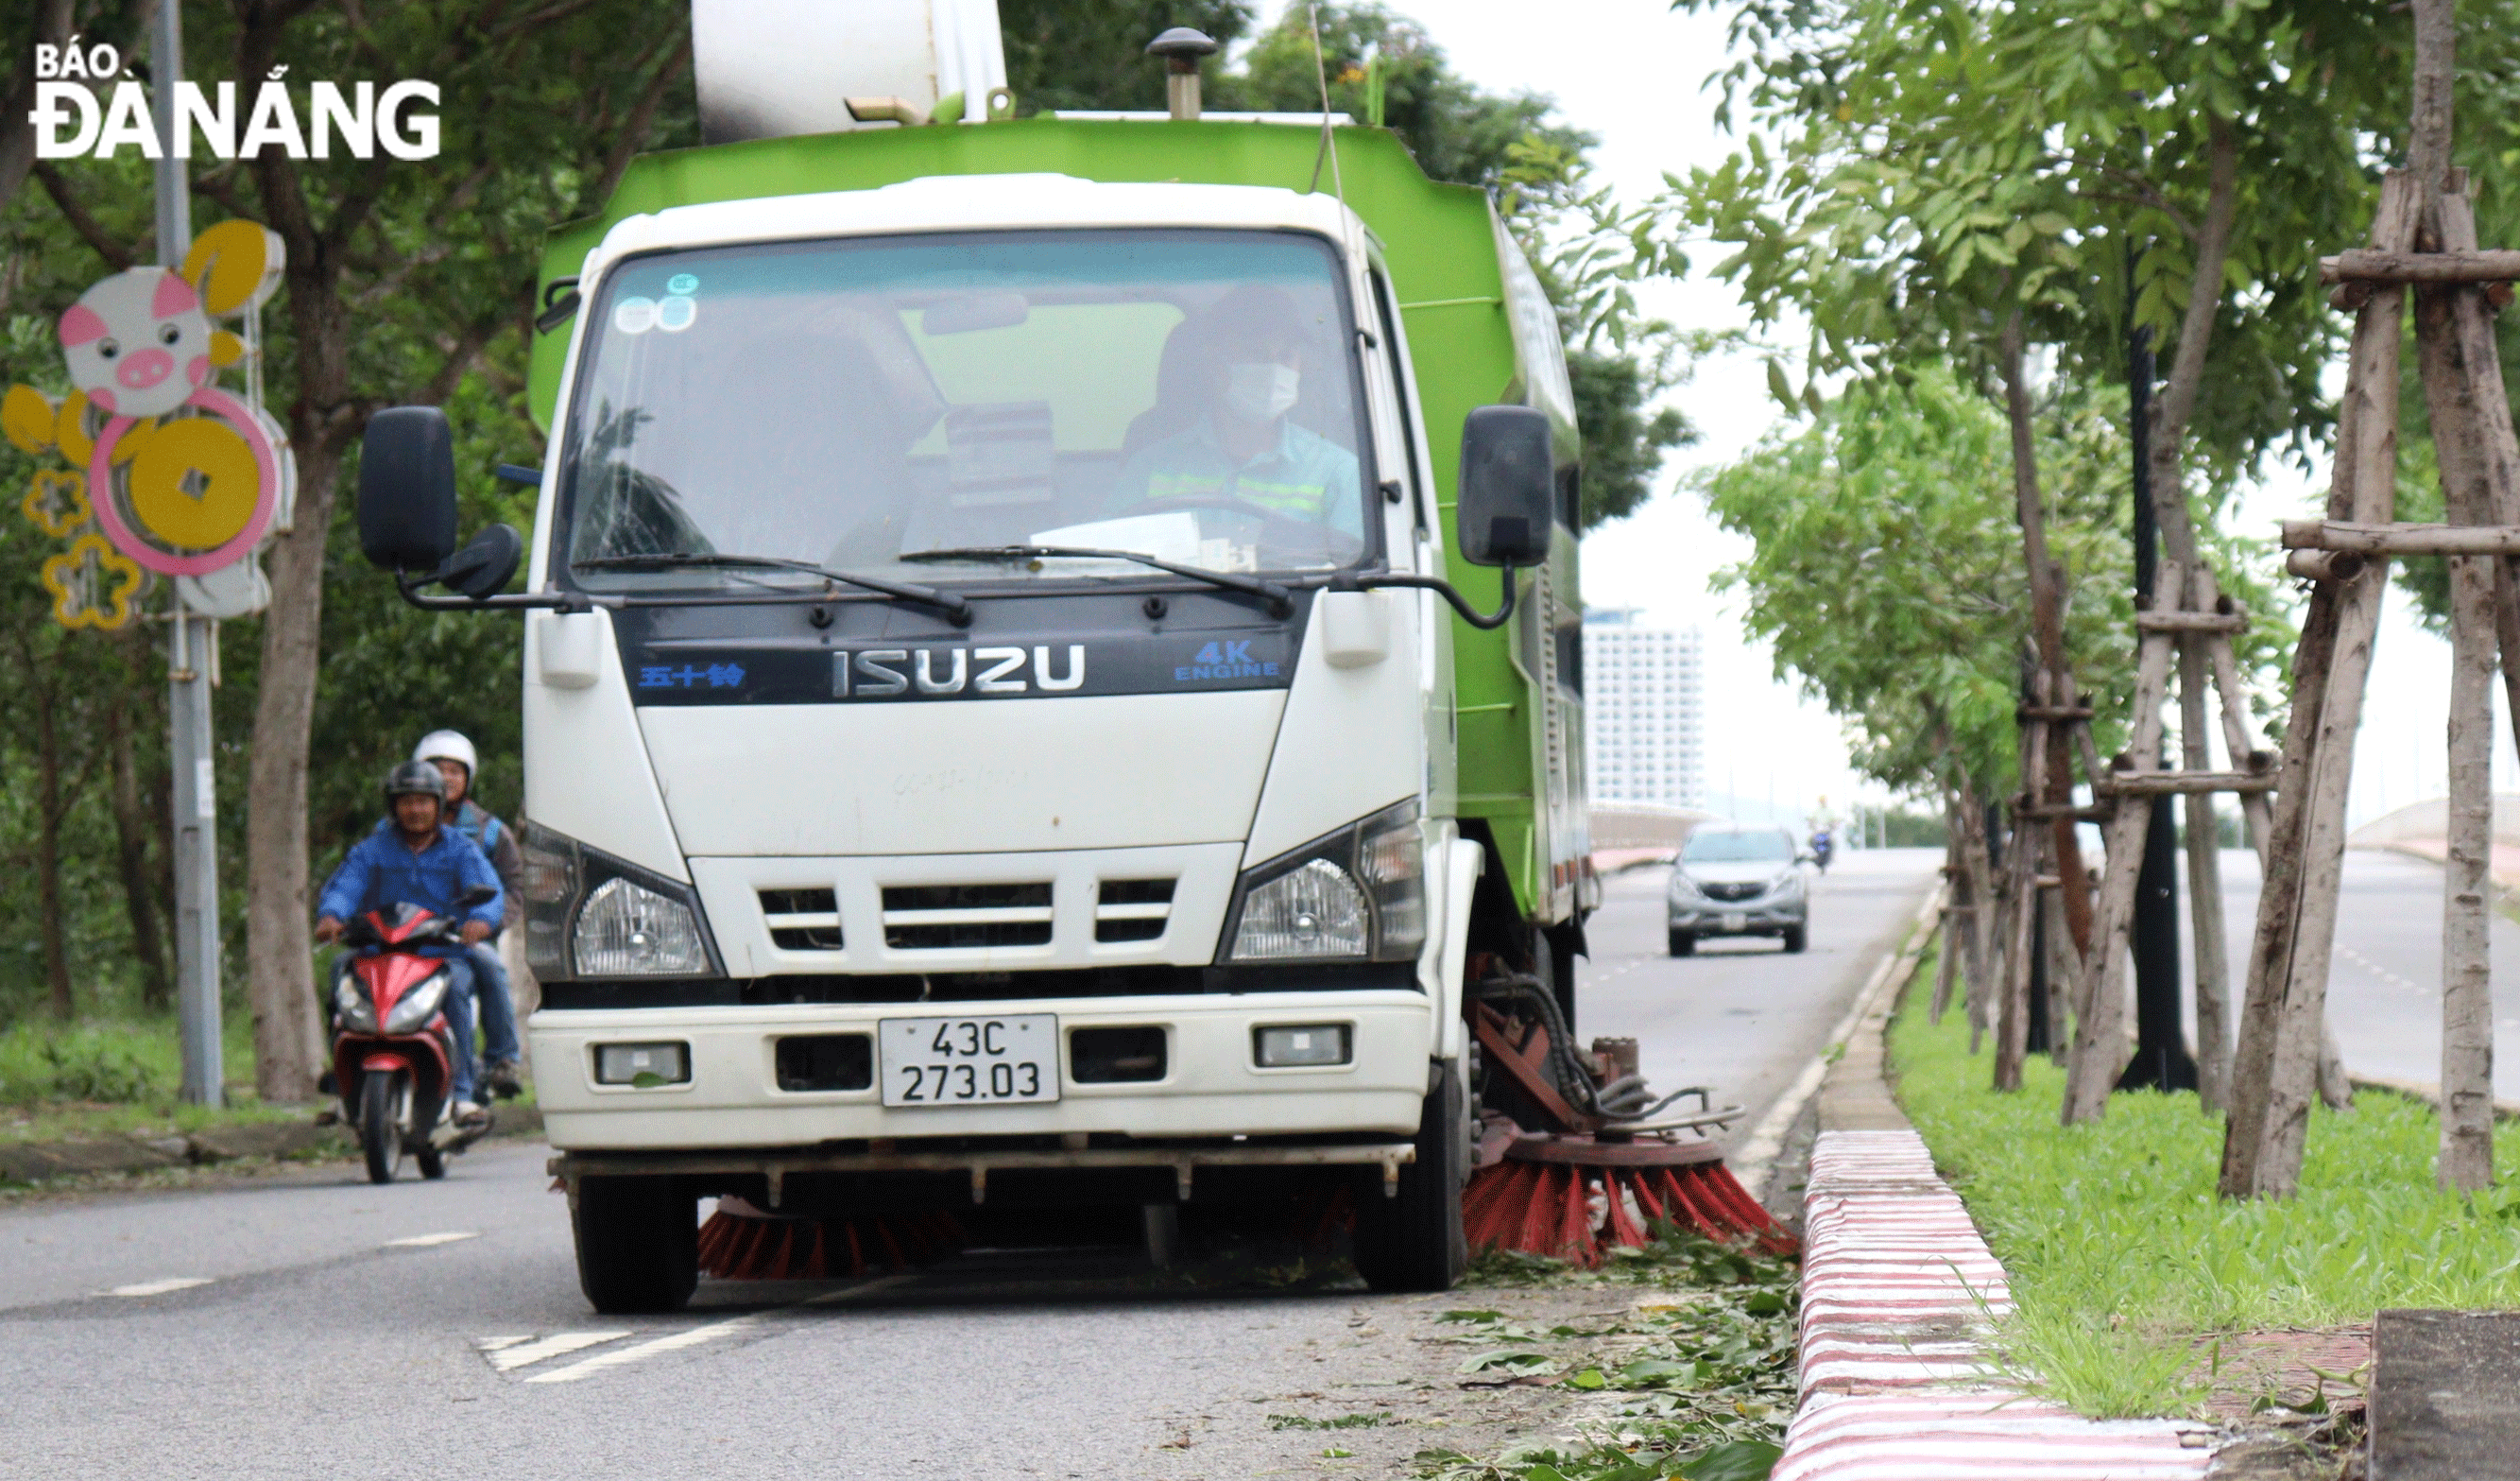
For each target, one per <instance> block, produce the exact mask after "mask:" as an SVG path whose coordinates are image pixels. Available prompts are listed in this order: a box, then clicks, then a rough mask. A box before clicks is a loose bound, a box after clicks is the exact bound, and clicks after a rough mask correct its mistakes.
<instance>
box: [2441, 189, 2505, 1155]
mask: <svg viewBox="0 0 2520 1481" xmlns="http://www.w3.org/2000/svg"><path fill="white" fill-rule="evenodd" d="M2437 209H2438V214H2437V215H2436V216H2435V217H2434V219H2433V221H2432V223H2431V224H2432V226H2433V228H2434V231H2435V234H2436V235H2437V237H2438V238H2439V240H2440V242H2441V244H2442V246H2443V247H2445V248H2448V249H2451V250H2458V249H2461V248H2463V247H2472V246H2474V244H2475V240H2476V224H2475V217H2474V215H2473V214H2472V211H2471V208H2470V206H2469V204H2468V201H2467V198H2466V197H2465V196H2464V195H2463V194H2459V193H2457V192H2454V191H2453V192H2449V193H2445V194H2444V195H2442V196H2441V197H2440V198H2439V202H2438V206H2437ZM2415 325H2416V344H2417V349H2418V356H2417V358H2418V362H2419V364H2420V365H2421V367H2422V370H2423V378H2424V393H2425V399H2426V400H2427V402H2428V403H2429V405H2430V408H2431V411H2432V420H2433V427H2434V438H2433V440H2434V446H2435V449H2436V451H2437V453H2438V455H2439V459H2440V464H2441V472H2442V493H2443V502H2444V504H2445V506H2446V507H2447V512H2448V513H2449V515H2450V516H2451V518H2452V519H2453V520H2454V521H2458V522H2462V523H2483V522H2485V521H2486V520H2489V519H2493V518H2495V517H2496V516H2497V513H2498V509H2499V508H2501V507H2504V506H2507V505H2509V504H2511V503H2513V502H2515V477H2520V470H2515V468H2514V466H2513V459H2512V456H2511V454H2510V453H2509V451H2508V448H2509V445H2510V412H2509V405H2508V403H2507V402H2506V401H2504V399H2503V393H2502V376H2501V368H2500V365H2499V363H2498V357H2497V351H2496V347H2495V342H2494V332H2493V327H2492V325H2491V323H2490V321H2488V319H2487V317H2486V314H2485V311H2484V304H2483V303H2482V302H2481V301H2480V300H2479V298H2478V294H2477V291H2476V290H2474V289H2460V288H2428V289H2423V290H2419V291H2418V292H2417V293H2416V295H2415ZM2489 397H2491V398H2492V404H2490V405H2489V404H2488V398H2489ZM2496 424H2499V426H2498V427H2497V426H2496ZM2500 563H2501V562H2499V561H2494V560H2491V559H2488V558H2483V557H2475V556H2463V557H2454V558H2453V559H2452V561H2451V562H2450V578H2451V613H2450V619H2451V709H2450V727H2449V747H2450V770H2449V778H2448V780H2449V785H2450V804H2449V820H2448V833H2449V837H2448V838H2447V840H2446V842H2447V845H2448V848H2447V852H2448V855H2449V857H2448V858H2447V859H2446V860H2445V861H2444V866H2443V881H2442V883H2443V887H2442V1068H2441V1094H2442V1111H2441V1156H2440V1163H2439V1167H2438V1176H2439V1178H2440V1181H2441V1186H2442V1187H2444V1188H2446V1189H2462V1190H2467V1191H2473V1190H2474V1189H2480V1188H2486V1187H2489V1186H2491V1185H2492V1183H2493V1182H2494V1144H2493V1136H2494V995H2493V968H2492V963H2491V957H2490V955H2489V948H2490V937H2489V932H2490V929H2491V926H2492V920H2493V917H2492V907H2491V900H2492V862H2493V852H2494V797H2493V775H2492V768H2493V746H2494V739H2493V738H2494V701H2493V684H2494V672H2493V671H2494V661H2495V653H2494V650H2495V646H2496V643H2497V640H2498V621H2499V617H2498V611H2497V606H2496V602H2495V580H2496V568H2497V567H2498V565H2499V564H2500Z"/></svg>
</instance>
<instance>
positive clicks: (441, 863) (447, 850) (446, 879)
mask: <svg viewBox="0 0 2520 1481" xmlns="http://www.w3.org/2000/svg"><path fill="white" fill-rule="evenodd" d="M384 790H385V806H386V807H387V808H389V809H391V811H390V813H389V814H388V815H387V816H386V817H385V819H384V820H383V821H382V822H381V823H379V824H378V825H377V829H376V831H375V832H372V833H370V834H368V835H367V836H366V837H364V838H362V839H360V840H359V841H358V842H357V843H356V844H354V845H352V846H351V849H350V852H349V854H348V856H347V857H345V858H343V859H342V860H341V867H340V868H339V869H337V870H335V871H333V877H332V878H330V879H327V880H326V881H324V894H323V898H322V900H321V901H320V902H319V903H318V904H317V906H316V919H315V939H316V940H318V941H326V942H331V941H338V940H340V939H341V932H342V930H343V928H344V927H343V924H342V922H343V921H346V920H352V919H354V918H356V917H358V916H360V915H362V914H364V913H366V912H368V911H372V910H382V909H385V908H386V907H388V906H394V905H406V904H408V905H417V906H420V907H421V908H422V909H424V910H427V911H428V912H429V913H430V914H432V915H438V916H461V917H462V918H463V920H464V926H463V940H464V944H463V945H461V946H454V945H431V946H424V947H422V948H420V950H421V952H422V953H423V954H425V955H427V956H431V957H437V958H440V959H442V960H443V961H444V962H445V963H446V970H447V974H448V975H449V976H450V977H451V978H453V980H452V981H451V982H449V983H448V984H447V989H446V1008H445V1013H446V1021H447V1024H448V1026H449V1027H451V1028H452V1029H453V1030H454V1032H455V1066H454V1082H455V1083H454V1085H453V1086H452V1087H450V1089H451V1090H452V1093H453V1095H454V1098H455V1105H454V1119H455V1120H456V1122H457V1123H459V1124H462V1123H467V1122H474V1121H478V1120H479V1119H480V1117H481V1114H482V1111H481V1107H480V1106H479V1105H478V1104H476V1103H474V1101H473V1100H472V960H471V953H472V948H473V947H475V946H478V945H480V944H481V943H482V942H484V941H487V940H488V939H490V932H491V931H492V930H494V929H496V928H497V926H498V924H499V917H500V905H501V900H502V892H501V890H500V888H499V875H498V872H497V871H496V870H494V869H492V868H491V867H490V861H489V859H488V858H487V857H485V856H484V855H483V854H482V852H481V850H480V848H479V846H478V845H476V844H474V843H473V841H472V839H470V838H467V837H465V836H464V835H463V834H462V833H459V832H456V831H454V830H451V829H446V828H441V827H439V824H440V823H441V822H442V821H443V819H442V816H441V815H442V814H443V813H444V812H445V809H446V779H445V778H444V777H442V776H439V775H438V771H437V768H436V767H434V766H432V765H430V764H429V763H428V762H426V761H406V762H404V763H403V764H402V765H400V766H397V767H395V768H394V769H393V771H392V772H391V773H390V774H389V775H388V776H386V778H385V788H384ZM483 887H486V888H487V889H488V890H489V892H490V893H489V898H488V899H486V900H484V901H482V902H481V903H480V904H478V905H475V906H473V907H472V908H471V909H470V910H467V909H465V908H464V907H462V906H461V905H459V904H457V901H458V900H459V899H460V898H461V897H462V896H463V894H464V892H465V891H466V890H469V889H476V888H483Z"/></svg>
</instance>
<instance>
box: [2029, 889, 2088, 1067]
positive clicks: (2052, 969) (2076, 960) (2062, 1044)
mask: <svg viewBox="0 0 2520 1481" xmlns="http://www.w3.org/2000/svg"><path fill="white" fill-rule="evenodd" d="M2067 893H2068V886H2066V885H2064V884H2061V883H2060V884H2058V886H2057V887H2056V888H2054V889H2052V890H2047V889H2043V890H2041V891H2040V892H2039V913H2040V920H2042V921H2043V922H2045V924H2046V927H2047V928H2046V929H2045V930H2043V931H2041V932H2040V934H2041V935H2043V936H2046V937H2047V938H2048V1059H2049V1060H2050V1061H2051V1062H2053V1063H2055V1064H2058V1065H2062V1064H2063V1063H2064V1062H2065V1058H2066V1046H2067V1045H2069V1044H2070V1043H2072V1042H2073V1041H2072V1039H2071V1037H2070V1034H2071V1031H2070V1030H2069V1029H2068V1028H2067V1026H2066V1025H2068V1024H2070V1023H2072V1022H2073V1021H2074V1019H2073V1005H2072V1004H2071V1003H2070V1002H2069V1001H2068V1000H2069V999H2071V998H2072V996H2073V993H2072V984H2073V983H2075V982H2077V981H2079V980H2081V977H2082V972H2083V954H2082V953H2081V952H2078V951H2076V950H2075V949H2074V937H2073V932H2072V930H2071V929H2070V928H2069V927H2068V926H2067V925H2066V923H2065V896H2066V894H2067Z"/></svg>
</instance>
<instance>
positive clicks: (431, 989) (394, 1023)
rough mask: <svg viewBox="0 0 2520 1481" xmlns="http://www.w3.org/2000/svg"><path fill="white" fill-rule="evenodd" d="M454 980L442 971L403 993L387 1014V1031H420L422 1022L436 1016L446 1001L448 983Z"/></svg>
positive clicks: (391, 1032)
mask: <svg viewBox="0 0 2520 1481" xmlns="http://www.w3.org/2000/svg"><path fill="white" fill-rule="evenodd" d="M453 980H454V979H453V978H452V977H449V976H447V975H446V974H445V973H443V972H441V973H439V974H438V975H436V976H434V977H431V978H429V979H428V980H427V981H426V982H424V983H422V984H421V985H420V986H418V987H415V988H413V989H412V990H411V991H410V992H407V993H405V994H403V995H402V997H401V998H399V999H397V1000H396V1001H395V1003H394V1006H393V1010H392V1011H390V1012H388V1013H386V1014H385V1032H386V1033H389V1034H410V1033H418V1032H419V1031H420V1026H421V1025H422V1024H424V1023H427V1021H428V1020H429V1019H430V1018H432V1017H434V1016H436V1013H437V1010H438V1006H439V1005H440V1004H442V1003H444V1002H445V1001H446V984H447V983H449V982H451V981H453Z"/></svg>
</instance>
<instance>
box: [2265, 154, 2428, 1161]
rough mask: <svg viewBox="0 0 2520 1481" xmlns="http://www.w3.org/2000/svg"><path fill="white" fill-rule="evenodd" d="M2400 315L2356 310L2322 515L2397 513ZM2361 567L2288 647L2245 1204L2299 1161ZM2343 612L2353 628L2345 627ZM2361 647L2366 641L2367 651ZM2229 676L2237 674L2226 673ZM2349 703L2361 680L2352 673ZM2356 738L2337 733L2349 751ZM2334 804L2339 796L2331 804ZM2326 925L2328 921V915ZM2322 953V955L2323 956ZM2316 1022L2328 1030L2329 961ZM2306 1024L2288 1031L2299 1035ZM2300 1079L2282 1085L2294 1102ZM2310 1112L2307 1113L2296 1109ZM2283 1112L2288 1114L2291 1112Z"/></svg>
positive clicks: (2375, 237)
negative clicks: (2297, 1041) (2341, 714)
mask: <svg viewBox="0 0 2520 1481" xmlns="http://www.w3.org/2000/svg"><path fill="white" fill-rule="evenodd" d="M2414 195H2415V189H2414V180H2413V178H2412V177H2411V176H2409V175H2408V174H2407V173H2406V172H2405V171H2402V170H2401V171H2392V172H2391V173H2390V174H2389V175H2388V176H2387V177H2386V178H2385V179H2384V180H2383V181H2382V182H2381V189H2380V208H2379V211H2378V212H2377V214H2376V215H2375V217H2374V218H2373V220H2372V224H2371V239H2370V240H2371V246H2372V247H2375V248H2380V249H2385V250H2392V251H2402V250H2405V249H2407V248H2408V247H2410V246H2412V244H2413V238H2414V219H2415V217H2414ZM2405 313H2406V291H2405V290H2404V289H2402V288H2396V287H2387V288H2381V289H2379V290H2377V291H2375V292H2373V293H2372V294H2371V296H2370V297H2369V298H2368V299H2366V300H2365V301H2364V303H2363V307H2362V309H2361V310H2360V311H2359V312H2358V314H2357V316H2356V319H2355V324H2354V344H2353V349H2352V352H2351V354H2350V356H2349V357H2348V359H2347V361H2346V377H2345V400H2344V406H2343V412H2342V416H2341V419H2340V421H2339V425H2338V428H2337V440H2336V464H2335V473H2334V478H2333V481H2332V482H2331V484H2330V486H2329V488H2328V496H2327V515H2328V517H2329V518H2331V519H2351V518H2355V517H2357V516H2358V515H2359V513H2360V512H2361V511H2362V510H2363V509H2365V508H2374V509H2381V510H2384V511H2385V510H2387V509H2390V508H2392V507H2394V503H2395V498H2394V495H2395V492H2396V479H2397V461H2398V369H2399V367H2398V345H2399V339H2400V329H2401V321H2402V320H2403V318H2404V316H2405ZM2374 564H2376V565H2377V566H2378V568H2377V569H2373V568H2371V566H2366V567H2365V568H2364V569H2363V573H2362V574H2361V575H2360V576H2358V577H2357V578H2356V579H2355V580H2353V581H2350V582H2320V583H2318V585H2317V586H2316V587H2314V588H2313V590H2312V593H2311V600H2310V608H2309V610H2308V612H2307V613H2305V615H2304V617H2303V620H2302V629H2301V639H2300V642H2299V644H2298V645H2297V646H2296V647H2295V649H2294V651H2293V705H2292V723H2291V724H2289V725H2288V726H2286V727H2285V730H2284V745H2283V766H2282V770H2281V775H2282V778H2283V787H2282V789H2281V790H2279V791H2278V792H2276V793H2275V801H2274V806H2273V809H2272V811H2271V814H2270V816H2269V819H2268V825H2269V826H2268V831H2267V837H2266V842H2265V843H2264V845H2263V852H2264V866H2265V884H2264V886H2263V887H2262V888H2261V889H2260V891H2259V894H2258V920H2257V929H2256V931H2255V934H2254V935H2253V937H2252V939H2251V942H2250V948H2249V976H2248V985H2247V988H2246V990H2245V992H2246V996H2245V999H2244V1001H2243V1005H2242V1008H2241V1013H2240V1037H2239V1041H2238V1044H2237V1045H2236V1047H2235V1049H2234V1051H2233V1054H2232V1058H2231V1085H2230V1115H2229V1117H2228V1120H2227V1121H2226V1122H2225V1125H2224V1132H2223V1167H2222V1173H2221V1177H2220V1179H2219V1181H2218V1184H2217V1188H2218V1190H2219V1191H2220V1192H2221V1194H2222V1196H2224V1197H2226V1198H2249V1197H2256V1196H2259V1195H2261V1194H2264V1193H2271V1192H2274V1193H2280V1192H2289V1191H2291V1189H2292V1187H2293V1184H2294V1183H2295V1182H2296V1181H2297V1179H2298V1171H2297V1169H2298V1167H2299V1163H2298V1161H2297V1160H2296V1161H2294V1162H2293V1163H2292V1164H2291V1169H2290V1170H2287V1169H2286V1167H2285V1166H2284V1164H2283V1159H2282V1158H2281V1157H2280V1156H2277V1155H2275V1154H2274V1153H2273V1150H2272V1149H2271V1147H2272V1143H2273V1140H2275V1139H2274V1138H2273V1122H2274V1121H2276V1120H2277V1119H2279V1117H2278V1107H2277V1101H2276V1082H2277V1068H2276V1062H2277V1059H2278V1057H2279V1055H2278V1051H2279V1050H2280V1049H2281V1048H2282V1043H2283V1041H2284V1040H2285V1038H2286V1037H2287V1035H2288V1028H2287V1025H2288V1024H2291V1023H2292V1021H2293V1019H2294V1016H2295V1013H2296V1011H2297V1009H2296V1006H2295V1004H2294V1002H2293V995H2294V993H2293V990H2294V984H2295V983H2296V982H2297V981H2299V980H2300V978H2299V977H2298V975H2297V974H2296V973H2295V971H2294V965H2295V958H2296V956H2297V952H2296V943H2297V942H2298V941H2299V940H2300V939H2301V936H2302V931H2303V928H2304V927H2305V926H2306V925H2307V924H2308V921H2307V920H2306V919H2305V917H2306V914H2307V913H2306V911H2305V895H2304V881H2305V876H2306V874H2307V863H2308V854H2307V845H2308V842H2309V836H2308V834H2309V822H2310V820H2311V818H2312V817H2313V816H2314V814H2315V812H2316V809H2315V808H2314V806H2313V801H2312V793H2313V791H2314V790H2315V787H2316V782H2317V773H2318V761H2319V760H2320V759H2321V747H2320V746H2319V744H2318V742H2319V741H2320V740H2324V739H2329V738H2330V737H2331V736H2332V734H2333V729H2332V727H2330V726H2329V725H2328V724H2327V722H2326V719H2325V717H2326V715H2327V712H2328V710H2329V708H2330V706H2329V703H2328V700H2329V696H2330V695H2331V693H2332V692H2334V691H2337V690H2340V689H2342V688H2345V687H2347V686H2346V684H2345V683H2344V682H2342V681H2344V680H2345V678H2346V677H2347V676H2344V675H2340V673H2339V672H2338V667H2339V662H2338V660H2339V654H2340V651H2341V648H2342V647H2343V646H2344V644H2345V640H2346V637H2347V635H2348V633H2349V632H2351V631H2354V630H2356V628H2360V630H2362V631H2364V632H2367V631H2368V630H2369V629H2368V627H2367V626H2366V625H2364V624H2366V623H2367V621H2368V620H2369V618H2368V616H2367V615H2363V608H2364V607H2365V606H2368V608H2369V612H2370V613H2371V614H2376V612H2377V607H2378V592H2379V590H2380V589H2381V587H2382V586H2384V585H2385V583H2386V582H2387V580H2388V571H2387V565H2386V563H2385V562H2384V561H2377V562H2374ZM2349 608H2351V609H2353V611H2354V613H2355V614H2356V616H2355V625H2354V626H2353V627H2349V624H2348V615H2349ZM2367 648H2368V640H2367V639H2365V640H2364V649H2365V651H2366V653H2367ZM2234 678H2235V679H2236V675H2235V676H2234ZM2351 687H2352V688H2353V690H2354V691H2355V693H2356V695H2357V696H2358V698H2357V706H2356V708H2357V713H2358V716H2359V711H2360V702H2359V696H2360V694H2361V690H2362V675H2361V674H2360V673H2359V672H2358V673H2355V674H2353V675H2352V676H2351ZM2352 734H2353V733H2352V731H2351V729H2350V728H2349V729H2347V730H2346V731H2345V732H2344V737H2345V740H2346V741H2347V743H2349V744H2350V743H2351V740H2352ZM2339 800H2340V801H2341V796H2340V798H2339ZM2331 920H2332V917H2331ZM2322 957H2323V954H2322ZM2318 985H2319V988H2320V991H2319V994H2318V997H2319V1003H2318V1011H2319V1014H2320V1017H2319V1018H2318V1019H2314V1020H2311V1021H2318V1022H2320V1023H2321V1026H2322V1028H2323V1027H2324V1024H2323V1018H2324V1010H2325V1007H2326V1004H2325V998H2326V994H2325V991H2324V988H2325V964H2324V961H2323V960H2322V962H2321V964H2320V972H2319V975H2318ZM2306 1028H2307V1025H2306V1024H2294V1025H2293V1026H2292V1027H2291V1028H2290V1029H2289V1033H2290V1034H2294V1035H2298V1034H2301V1033H2302V1032H2303V1031H2304V1030H2305V1029H2306ZM2298 1084H2299V1081H2298V1079H2296V1080H2294V1081H2293V1082H2291V1083H2290V1084H2287V1085H2286V1086H2285V1090H2286V1092H2287V1095H2288V1096H2289V1097H2291V1098H2292V1099H2297V1093H2296V1092H2295V1087H2296V1086H2297V1085H2298ZM2302 1113H2303V1114H2305V1115H2306V1114H2307V1110H2306V1108H2305V1109H2304V1110H2303V1112H2302ZM2283 1114H2285V1115H2289V1114H2291V1110H2290V1107H2289V1105H2287V1106H2286V1107H2285V1108H2284V1110H2283Z"/></svg>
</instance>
